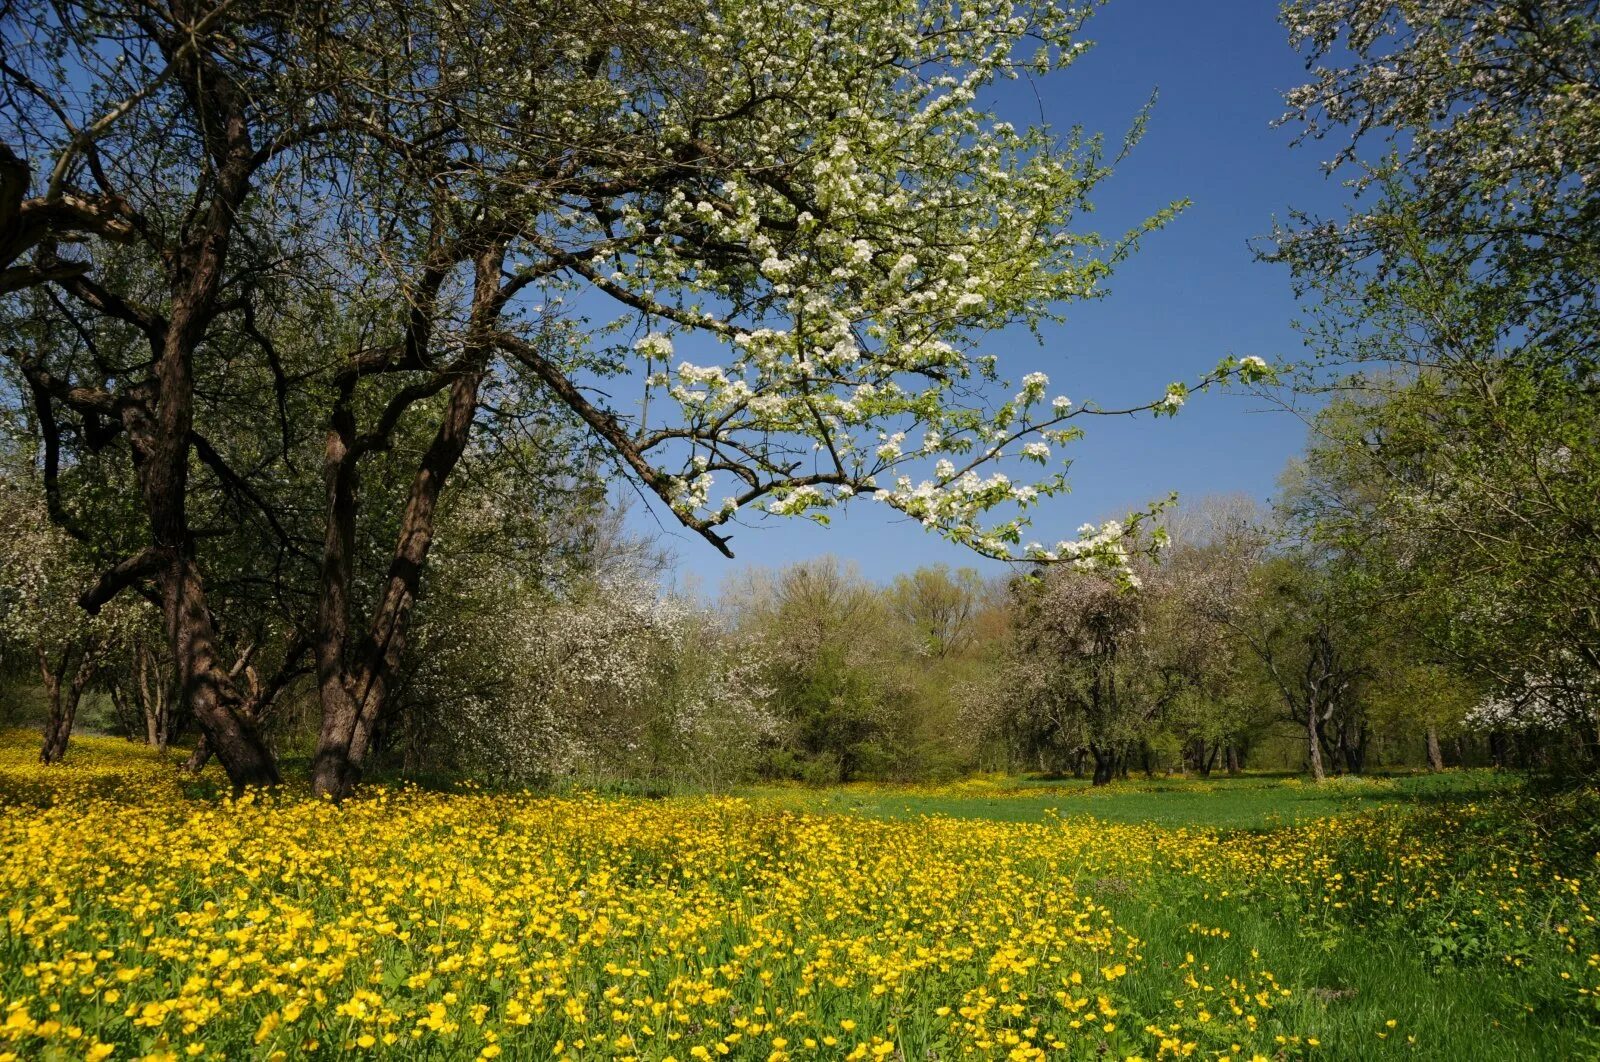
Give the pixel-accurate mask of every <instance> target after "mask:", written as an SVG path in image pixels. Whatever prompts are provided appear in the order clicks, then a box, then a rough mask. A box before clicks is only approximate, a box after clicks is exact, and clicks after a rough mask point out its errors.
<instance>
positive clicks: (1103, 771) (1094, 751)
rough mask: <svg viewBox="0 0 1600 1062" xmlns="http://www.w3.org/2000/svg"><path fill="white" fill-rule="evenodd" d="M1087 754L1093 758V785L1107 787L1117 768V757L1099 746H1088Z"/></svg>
mask: <svg viewBox="0 0 1600 1062" xmlns="http://www.w3.org/2000/svg"><path fill="white" fill-rule="evenodd" d="M1089 754H1090V755H1091V756H1093V757H1094V778H1093V780H1092V784H1093V785H1097V786H1100V785H1107V784H1109V783H1110V781H1111V779H1112V777H1113V775H1114V774H1115V772H1116V768H1117V757H1116V755H1115V754H1114V753H1113V752H1112V751H1111V750H1110V749H1106V748H1102V747H1100V746H1099V745H1090V746H1089Z"/></svg>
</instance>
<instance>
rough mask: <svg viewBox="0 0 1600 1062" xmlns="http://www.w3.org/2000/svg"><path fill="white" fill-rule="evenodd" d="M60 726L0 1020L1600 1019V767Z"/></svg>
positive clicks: (1384, 1041) (1471, 1040) (22, 865)
mask: <svg viewBox="0 0 1600 1062" xmlns="http://www.w3.org/2000/svg"><path fill="white" fill-rule="evenodd" d="M35 750H36V743H35V740H34V737H33V735H31V734H13V735H10V736H7V737H5V738H3V739H0V852H3V853H4V859H3V860H0V913H3V918H4V923H3V929H0V1058H10V1057H19V1058H34V1057H41V1058H49V1057H62V1058H80V1057H89V1058H106V1057H112V1058H136V1057H141V1056H155V1057H179V1058H182V1057H189V1056H194V1057H208V1058H245V1057H268V1058H291V1057H308V1056H315V1057H330V1058H331V1057H346V1056H349V1057H356V1056H364V1055H368V1054H374V1055H384V1056H389V1057H409V1058H415V1057H425V1058H473V1057H496V1056H499V1057H503V1058H529V1059H533V1058H539V1059H545V1058H561V1057H567V1058H574V1059H578V1058H610V1057H623V1058H639V1059H664V1058H674V1059H678V1060H680V1062H684V1060H688V1059H711V1058H718V1057H727V1058H758V1059H782V1058H795V1059H800V1058H811V1057H819V1058H854V1059H862V1058H866V1059H871V1058H901V1059H930V1058H940V1059H950V1058H1018V1059H1022V1058H1033V1057H1046V1056H1057V1057H1067V1058H1094V1057H1101V1056H1105V1057H1118V1058H1124V1057H1139V1058H1158V1057H1173V1056H1188V1057H1195V1058H1230V1059H1236V1058H1243V1059H1250V1058H1255V1057H1258V1056H1259V1057H1265V1058H1382V1057H1391V1056H1405V1057H1417V1058H1446V1057H1448V1058H1453V1059H1472V1058H1484V1059H1489V1058H1558V1057H1573V1056H1590V1055H1594V1054H1595V1053H1596V1052H1597V1050H1600V1047H1597V1043H1600V1041H1597V1038H1596V1036H1595V1033H1594V1031H1593V1025H1592V1024H1591V1022H1592V1019H1593V1017H1594V1015H1595V998H1596V997H1595V995H1594V992H1595V990H1596V988H1597V986H1600V968H1597V967H1600V955H1597V954H1596V953H1597V952H1600V946H1597V941H1596V923H1595V918H1594V915H1593V913H1592V911H1591V908H1592V907H1593V906H1594V901H1595V894H1596V889H1595V886H1594V877H1595V873H1594V872H1595V869H1596V868H1595V866H1594V849H1593V844H1592V836H1593V835H1592V833H1591V832H1590V830H1589V827H1588V823H1589V822H1590V821H1591V820H1592V818H1593V814H1592V812H1593V810H1594V803H1593V802H1592V801H1591V800H1590V798H1588V797H1587V796H1581V795H1572V794H1567V795H1563V796H1559V797H1549V796H1543V797H1540V798H1538V799H1533V798H1531V797H1528V796H1525V795H1523V794H1521V793H1520V792H1518V791H1517V790H1516V789H1515V787H1514V786H1513V785H1512V784H1511V783H1508V782H1506V781H1504V780H1501V779H1497V778H1494V777H1492V776H1488V775H1475V774H1450V775H1446V776H1443V777H1440V778H1427V777H1401V778H1394V779H1376V780H1372V781H1365V782H1336V783H1333V784H1331V785H1329V786H1327V787H1324V788H1322V789H1320V790H1315V791H1313V790H1311V789H1310V787H1307V786H1302V785H1300V784H1298V783H1297V782H1295V781H1294V780H1285V779H1271V778H1260V777H1253V778H1245V779H1241V780H1238V781H1227V780H1216V781H1213V782H1209V783H1192V784H1190V783H1181V782H1173V783H1165V782H1164V783H1155V784H1149V785H1146V784H1141V783H1137V782H1132V783H1125V784H1120V785H1114V786H1112V787H1110V788H1109V789H1108V790H1102V791H1099V792H1094V793H1092V794H1091V793H1088V792H1086V791H1083V790H1082V789H1081V788H1079V787H1077V786H1074V785H1059V786H1058V785H1043V784H1038V783H1024V782H995V781H978V782H968V783H960V784H954V785H950V786H943V787H928V786H921V787H914V788H890V787H846V788H842V789H833V790H802V789H762V790H754V791H751V792H750V793H748V794H745V795H743V796H740V797H706V796H702V797H685V798H673V799H665V800H625V799H613V798H600V797H593V796H573V797H560V798H550V797H540V796H535V795H524V794H506V793H496V792H489V791H483V790H463V791H460V792H455V793H439V792H429V791H424V790H420V789H416V788H406V787H371V788H369V789H367V790H365V791H363V792H362V793H361V794H360V795H359V796H358V797H357V798H355V799H353V800H351V801H349V802H347V803H346V804H345V805H344V806H343V807H337V808H336V807H333V806H330V805H328V804H325V803H319V802H315V801H312V800H310V799H308V798H306V797H304V796H301V795H298V794H295V793H292V792H291V793H285V794H280V795H273V796H266V797H262V796H257V797H253V798H247V799H246V800H244V801H240V802H237V803H235V802H228V801H220V800H216V799H211V798H201V797H197V796H194V795H185V794H184V793H183V792H182V791H181V790H180V788H179V785H178V779H177V776H176V774H175V772H174V771H173V768H172V767H171V766H170V765H167V764H163V763H161V762H160V761H158V760H157V759H155V758H154V757H152V756H150V755H149V754H147V753H146V752H144V751H143V750H139V749H136V748H134V747H133V746H131V745H128V744H126V743H124V742H120V741H113V740H109V739H81V740H79V741H78V742H76V743H75V744H74V746H73V749H72V751H71V753H70V755H69V757H68V760H67V762H66V764H65V765H64V766H60V767H55V768H49V769H45V768H40V767H38V766H36V765H35V764H34V763H33V757H34V755H35V754H36V752H35ZM192 789H193V787H192V786H191V791H192ZM1144 820H1148V821H1144Z"/></svg>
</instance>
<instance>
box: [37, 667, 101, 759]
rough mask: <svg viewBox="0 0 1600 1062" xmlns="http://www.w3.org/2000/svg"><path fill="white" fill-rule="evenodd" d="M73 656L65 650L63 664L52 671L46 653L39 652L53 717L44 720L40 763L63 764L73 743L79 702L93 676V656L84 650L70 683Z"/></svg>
mask: <svg viewBox="0 0 1600 1062" xmlns="http://www.w3.org/2000/svg"><path fill="white" fill-rule="evenodd" d="M73 655H74V650H73V649H72V648H68V649H65V650H63V651H62V653H61V660H60V662H59V663H58V664H56V665H55V666H54V667H53V668H52V667H50V666H49V664H48V662H47V658H46V657H45V655H44V653H43V652H41V653H40V664H41V671H42V673H43V676H44V680H45V692H46V694H47V695H48V696H49V698H50V717H49V718H48V719H47V720H45V727H44V745H43V747H42V748H41V749H40V750H39V762H40V763H45V764H51V763H60V762H61V759H62V757H64V756H66V754H67V743H68V742H69V741H71V740H72V726H73V723H75V722H76V721H77V718H78V702H79V701H81V700H82V699H83V691H84V688H85V687H86V686H88V685H89V680H90V679H91V678H92V677H93V676H94V656H93V654H92V653H90V652H89V651H88V650H87V649H83V650H80V651H79V653H78V668H77V670H76V671H74V672H73V675H72V679H71V681H70V682H69V681H67V671H68V670H69V669H70V668H71V666H72V658H73Z"/></svg>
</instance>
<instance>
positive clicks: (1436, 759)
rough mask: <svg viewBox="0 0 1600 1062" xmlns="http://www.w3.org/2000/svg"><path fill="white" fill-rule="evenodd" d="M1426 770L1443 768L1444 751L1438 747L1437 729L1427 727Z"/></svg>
mask: <svg viewBox="0 0 1600 1062" xmlns="http://www.w3.org/2000/svg"><path fill="white" fill-rule="evenodd" d="M1428 770H1430V771H1442V770H1444V753H1443V752H1442V751H1441V750H1440V748H1439V729H1438V727H1435V726H1431V725H1430V726H1429V727H1428Z"/></svg>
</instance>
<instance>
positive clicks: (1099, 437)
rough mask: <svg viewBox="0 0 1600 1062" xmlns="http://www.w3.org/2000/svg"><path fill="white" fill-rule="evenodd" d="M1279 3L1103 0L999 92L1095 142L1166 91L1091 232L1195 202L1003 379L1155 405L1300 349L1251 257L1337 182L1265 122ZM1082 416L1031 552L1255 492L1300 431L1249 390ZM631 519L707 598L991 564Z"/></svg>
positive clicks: (930, 549)
mask: <svg viewBox="0 0 1600 1062" xmlns="http://www.w3.org/2000/svg"><path fill="white" fill-rule="evenodd" d="M1276 12H1277V4H1276V2H1275V0H1205V2H1199V0H1112V2H1111V3H1110V4H1109V5H1108V6H1106V7H1105V8H1103V9H1102V10H1101V11H1100V12H1099V13H1097V14H1096V15H1095V16H1094V17H1093V18H1092V19H1091V20H1090V26H1089V32H1088V34H1087V36H1088V37H1089V38H1090V39H1091V40H1093V41H1094V42H1095V47H1094V48H1093V49H1092V50H1091V51H1090V52H1089V53H1088V55H1086V56H1085V57H1084V58H1082V59H1081V60H1080V61H1079V62H1078V63H1077V64H1075V65H1074V66H1073V67H1072V68H1070V69H1068V70H1066V71H1062V72H1060V73H1057V74H1053V75H1051V76H1049V77H1047V78H1044V79H1042V80H1040V81H1038V82H1037V83H1036V85H1033V86H1022V85H1021V83H1013V84H1011V85H1008V86H1006V88H1007V90H1008V91H1007V92H1006V94H1005V96H1004V97H1003V103H1002V104H1001V106H1000V108H999V109H1000V114H1001V117H1002V118H1005V119H1007V120H1010V121H1012V122H1014V123H1015V124H1017V125H1019V126H1020V125H1023V124H1025V123H1033V122H1037V121H1039V119H1040V114H1041V111H1042V114H1043V119H1044V121H1046V122H1048V123H1049V124H1051V125H1052V126H1057V127H1067V126H1071V125H1073V124H1074V123H1081V124H1082V125H1083V126H1084V127H1085V128H1086V129H1088V130H1100V131H1103V132H1104V133H1105V134H1106V139H1107V142H1108V144H1114V143H1118V142H1120V140H1121V137H1122V134H1123V132H1124V131H1125V130H1126V129H1127V127H1128V124H1129V122H1130V121H1131V119H1132V118H1133V116H1134V115H1135V114H1136V113H1137V111H1138V109H1139V107H1140V106H1141V105H1142V104H1143V103H1144V102H1145V101H1146V100H1147V99H1148V98H1149V95H1150V93H1151V91H1152V90H1153V89H1159V90H1160V99H1159V100H1158V102H1157V104H1156V108H1155V111H1154V114H1153V117H1152V119H1151V122H1150V126H1149V129H1148V132H1147V133H1146V135H1145V138H1144V141H1143V142H1142V143H1141V144H1140V145H1139V147H1138V148H1136V149H1135V151H1134V153H1133V154H1132V155H1131V156H1130V157H1129V158H1128V159H1127V160H1125V161H1124V162H1123V163H1122V165H1121V166H1120V167H1119V168H1118V170H1117V172H1116V173H1115V174H1114V175H1113V176H1112V177H1111V179H1110V180H1109V181H1108V182H1107V183H1105V184H1104V185H1102V186H1101V188H1100V191H1099V194H1098V196H1097V197H1096V204H1097V212H1096V214H1095V216H1094V218H1093V225H1094V227H1095V228H1097V229H1099V230H1100V231H1101V232H1103V233H1106V234H1108V235H1109V234H1112V233H1116V232H1121V231H1125V230H1126V229H1127V228H1128V227H1130V225H1131V224H1132V223H1134V222H1135V221H1136V220H1137V219H1138V218H1141V217H1144V216H1148V215H1149V214H1150V213H1152V212H1154V211H1155V210H1156V209H1158V208H1159V207H1161V206H1162V205H1164V204H1166V203H1168V202H1170V201H1172V200H1174V199H1180V198H1188V199H1191V200H1193V206H1191V207H1190V208H1189V209H1188V210H1187V211H1185V212H1184V213H1183V214H1182V215H1181V216H1180V217H1179V218H1178V219H1177V221H1175V222H1174V223H1173V224H1172V225H1171V226H1169V227H1168V228H1167V229H1165V230H1164V231H1162V232H1159V233H1156V234H1155V235H1154V236H1152V237H1151V238H1150V239H1149V241H1148V242H1147V243H1146V244H1145V245H1144V248H1143V250H1141V251H1140V252H1139V253H1138V254H1137V255H1136V256H1134V258H1133V259H1132V260H1131V261H1129V262H1128V263H1127V264H1125V265H1124V266H1123V267H1122V268H1121V269H1120V270H1119V272H1118V273H1117V274H1116V276H1115V277H1114V278H1113V280H1112V282H1111V286H1110V287H1111V294H1110V295H1109V296H1108V297H1106V298H1104V299H1102V300H1099V301H1097V302H1093V303H1087V304H1081V305H1078V306H1075V307H1071V308H1069V310H1068V313H1069V318H1068V320H1067V322H1066V323H1065V325H1063V326H1061V327H1058V328H1054V329H1051V330H1050V331H1049V332H1047V333H1046V335H1045V342H1044V344H1043V345H1039V344H1036V343H1035V342H1034V340H1033V339H1032V338H1031V337H1028V336H1026V335H1022V336H1019V337H1018V338H1017V339H1016V340H1015V341H1012V340H1010V339H1009V337H1008V338H1007V339H1005V340H1002V341H1001V342H999V343H997V344H990V345H986V347H985V349H986V350H993V351H994V352H995V353H998V354H1000V356H1001V358H1000V364H1001V369H1002V374H1003V375H1004V376H1006V377H1007V378H1008V379H1011V380H1018V379H1020V378H1021V376H1022V375H1023V374H1024V373H1026V372H1030V371H1033V370H1043V371H1044V372H1047V373H1048V374H1049V375H1050V379H1051V388H1050V390H1051V393H1052V394H1054V393H1062V392H1064V393H1066V394H1068V395H1070V396H1071V397H1072V398H1073V399H1074V400H1075V401H1082V400H1084V399H1093V400H1095V401H1097V402H1099V403H1101V404H1102V405H1105V406H1114V405H1119V404H1124V403H1126V404H1135V403H1138V402H1143V401H1150V400H1153V399H1155V398H1158V397H1160V395H1161V393H1162V392H1163V390H1164V389H1165V387H1166V385H1167V384H1168V383H1169V382H1171V381H1173V380H1180V379H1193V378H1194V377H1196V376H1198V375H1201V374H1203V373H1204V372H1205V371H1206V370H1207V369H1209V368H1211V367H1212V366H1214V365H1215V364H1216V362H1217V361H1218V359H1220V358H1221V357H1222V356H1223V355H1225V354H1230V353H1231V354H1236V355H1241V356H1242V355H1246V354H1257V355H1261V356H1263V357H1266V358H1267V359H1268V360H1275V359H1277V358H1280V357H1293V356H1296V355H1297V354H1298V352H1299V351H1300V349H1301V344H1300V340H1299V338H1298V336H1297V335H1296V334H1295V332H1294V331H1293V329H1292V328H1291V327H1290V325H1291V321H1292V320H1293V318H1294V317H1295V316H1296V312H1295V303H1294V300H1293V298H1292V296H1291V294H1290V291H1289V284H1288V278H1287V276H1286V274H1285V273H1284V271H1283V270H1281V269H1279V268H1277V267H1273V266H1268V265H1263V264H1260V263H1257V262H1255V261H1254V260H1253V259H1252V256H1251V252H1250V249H1249V247H1248V246H1247V241H1249V240H1250V239H1251V237H1254V236H1258V235H1261V234H1263V233H1265V232H1267V231H1268V230H1269V229H1270V227H1271V224H1272V219H1273V217H1274V216H1275V215H1276V216H1282V215H1283V213H1284V211H1285V210H1286V208H1288V207H1290V206H1294V207H1299V208H1310V209H1315V210H1330V209H1333V208H1335V207H1336V206H1337V204H1338V203H1339V202H1340V201H1341V200H1342V199H1343V197H1344V191H1343V189H1341V188H1340V187H1339V186H1338V184H1337V183H1336V182H1335V181H1332V180H1329V179H1327V178H1325V177H1324V176H1323V173H1322V171H1321V169H1320V166H1319V162H1320V160H1321V158H1322V156H1323V155H1324V154H1325V153H1326V145H1316V144H1312V145H1308V146H1304V147H1300V148H1291V147H1290V139H1291V132H1290V130H1288V129H1287V128H1274V127H1273V125H1272V122H1273V120H1274V119H1275V118H1277V117H1278V116H1279V115H1280V114H1281V113H1282V111H1283V104H1282V94H1283V92H1284V90H1285V89H1288V88H1290V87H1292V86H1293V85H1295V84H1298V83H1299V82H1300V81H1302V80H1304V79H1305V70H1304V67H1303V64H1302V62H1301V60H1300V58H1299V57H1298V56H1296V55H1295V54H1294V53H1293V52H1292V51H1290V49H1289V46H1288V43H1287V40H1286V36H1285V34H1284V32H1283V30H1282V28H1281V27H1280V26H1279V25H1278V24H1277V21H1276V17H1275V16H1276ZM1015 88H1021V91H1010V90H1012V89H1015ZM1035 90H1037V95H1036V92H1035ZM1080 423H1082V424H1083V426H1084V427H1085V429H1086V431H1087V432H1088V437H1087V438H1086V439H1084V440H1083V441H1081V442H1079V443H1077V444H1075V447H1074V450H1073V453H1074V458H1075V463H1074V465H1073V469H1072V474H1071V481H1072V488H1073V489H1072V493H1071V494H1070V495H1068V496H1066V497H1064V498H1057V499H1054V500H1052V501H1051V502H1048V503H1047V504H1046V505H1045V506H1043V507H1041V508H1039V509H1036V510H1035V515H1034V534H1033V535H1032V536H1031V537H1033V538H1037V539H1039V540H1041V541H1054V540H1057V539H1059V538H1063V537H1070V536H1071V535H1072V533H1073V530H1074V529H1075V528H1076V527H1077V526H1078V525H1079V524H1081V523H1083V522H1084V521H1086V520H1091V519H1100V518H1104V517H1106V516H1111V515H1120V514H1121V513H1123V512H1125V511H1127V510H1128V509H1129V508H1130V507H1136V506H1139V505H1142V504H1143V503H1145V502H1147V501H1149V500H1151V499H1155V498H1159V497H1164V496H1165V495H1166V494H1167V493H1168V492H1169V491H1174V490H1176V491H1178V492H1179V493H1180V495H1181V496H1183V497H1198V496H1201V495H1205V494H1211V493H1218V492H1232V491H1244V492H1247V493H1249V494H1253V495H1255V496H1257V497H1261V498H1267V497H1269V496H1270V495H1271V493H1272V491H1273V489H1274V485H1275V480H1276V477H1277V475H1278V473H1279V472H1280V471H1281V470H1282V468H1283V467H1284V464H1285V463H1286V461H1287V460H1288V459H1289V458H1290V457H1291V456H1292V455H1294V454H1295V453H1297V452H1299V450H1300V449H1301V446H1302V444H1303V442H1304V439H1305V429H1304V425H1303V424H1302V423H1301V422H1300V421H1299V420H1297V419H1295V418H1294V417H1292V416H1290V415H1288V414H1285V413H1282V412H1276V411H1272V410H1269V409H1268V408H1267V407H1266V406H1265V405H1264V404H1263V403H1262V402H1261V401H1260V400H1259V399H1252V398H1250V397H1248V396H1246V395H1242V394H1227V393H1212V394H1207V395H1202V396H1197V397H1195V398H1193V399H1191V400H1190V402H1189V404H1188V405H1187V406H1186V407H1185V408H1184V409H1183V411H1182V412H1181V413H1180V414H1179V415H1178V416H1177V417H1176V418H1172V419H1166V418H1164V419H1161V420H1157V421H1152V420H1150V419H1148V418H1142V419H1139V420H1127V419H1122V418H1104V419H1101V418H1090V419H1089V420H1087V421H1086V422H1080ZM659 512H660V511H659V510H658V513H659ZM630 519H631V522H632V524H633V526H634V527H635V528H636V529H637V530H640V531H648V532H650V533H662V532H665V533H664V534H663V538H662V542H663V544H664V545H665V546H667V547H668V548H669V549H671V550H672V551H673V552H674V553H675V555H676V558H677V566H678V569H679V573H680V579H682V580H684V581H686V582H688V583H689V584H691V585H695V584H697V585H698V586H699V587H700V588H701V589H703V590H704V591H707V592H714V591H715V590H716V588H717V587H718V586H719V585H720V584H721V582H722V580H723V579H724V578H725V577H726V576H727V575H728V574H730V573H731V572H733V571H735V570H737V569H738V568H740V567H742V566H744V565H747V564H758V565H767V566H777V565H782V564H786V563H789V562H791V561H794V560H799V559H802V558H806V557H814V556H818V555H821V554H826V553H832V554H834V555H836V556H839V557H842V558H846V559H849V560H853V561H855V562H856V563H857V564H859V565H860V567H861V569H862V570H863V571H864V572H865V573H866V574H867V575H868V576H870V577H872V578H874V579H880V580H882V579H888V578H891V577H893V576H894V575H895V574H896V573H899V572H902V571H908V570H910V569H912V568H915V567H917V566H919V565H923V564H931V563H936V562H941V561H942V562H945V563H948V564H951V565H957V566H959V565H972V566H974V567H977V568H979V569H980V570H983V571H998V570H1000V568H1001V567H1003V566H1002V565H1000V564H998V563H996V562H991V561H985V560H983V559H981V558H978V557H976V556H975V555H973V554H971V553H970V552H968V551H966V550H964V549H961V548H960V547H956V546H952V545H949V544H947V543H945V542H944V541H943V540H941V539H940V538H938V537H937V536H935V535H932V534H929V533H926V532H924V531H923V529H922V528H921V526H920V525H918V524H916V523H914V522H910V521H907V520H904V519H898V520H895V519H890V518H889V516H888V515H887V512H886V510H885V509H884V507H882V506H879V505H876V504H873V503H871V502H866V501H863V502H860V503H858V504H856V505H853V506H847V507H845V508H844V509H842V510H835V512H834V521H833V524H832V526H830V527H819V526H817V525H815V524H812V523H810V522H808V521H804V520H782V519H770V518H769V519H765V520H760V521H751V523H750V524H749V525H748V526H741V527H735V528H733V529H732V530H733V541H732V547H733V550H734V552H735V554H736V555H737V559H736V560H733V561H730V560H727V559H726V558H724V557H722V556H721V555H719V554H718V553H716V551H714V550H713V549H712V548H711V547H710V546H709V545H708V544H706V543H705V542H703V541H702V540H700V539H699V538H698V537H696V536H690V535H685V534H683V533H682V531H681V529H678V528H677V527H676V523H675V521H672V520H671V518H670V516H666V515H664V514H660V515H652V514H651V513H650V512H648V511H647V510H646V508H645V506H644V505H643V503H642V502H635V503H634V512H633V513H632V516H631V518H630Z"/></svg>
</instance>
